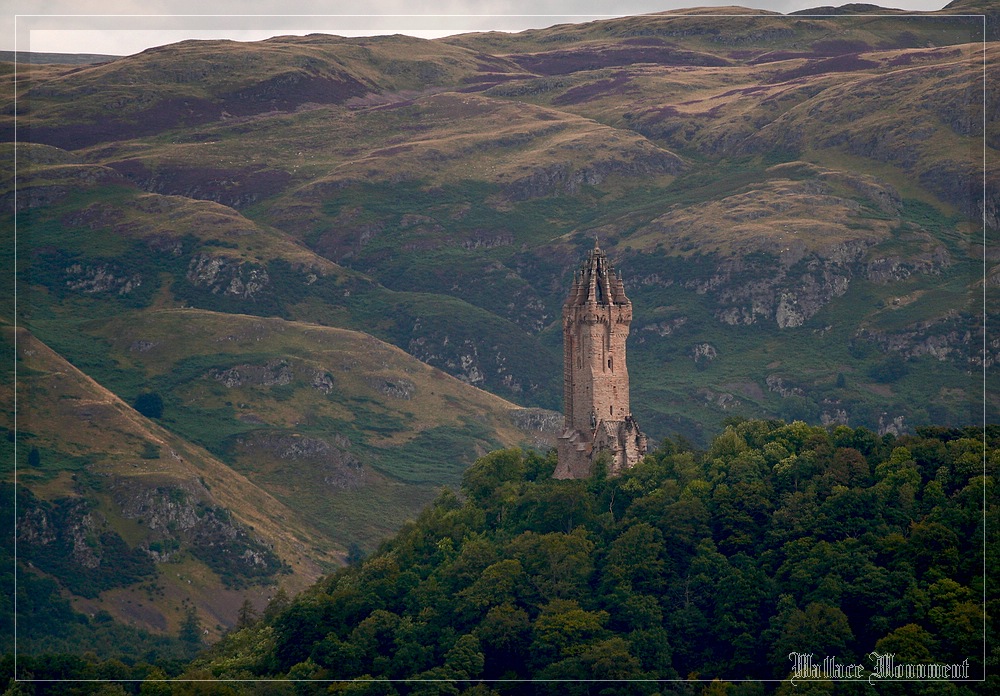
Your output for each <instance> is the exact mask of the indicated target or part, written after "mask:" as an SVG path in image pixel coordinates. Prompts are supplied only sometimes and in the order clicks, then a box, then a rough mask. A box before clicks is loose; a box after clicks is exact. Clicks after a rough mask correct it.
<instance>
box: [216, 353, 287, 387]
mask: <svg viewBox="0 0 1000 696" xmlns="http://www.w3.org/2000/svg"><path fill="white" fill-rule="evenodd" d="M208 374H209V376H211V377H212V378H213V379H215V380H216V381H218V382H222V384H224V385H226V386H227V387H229V388H230V389H232V388H235V387H243V386H247V385H250V386H261V387H277V386H282V385H285V384H290V383H291V381H292V379H293V378H294V376H295V373H294V371H293V370H292V367H291V365H289V364H288V362H287V361H285V360H282V359H281V358H275V359H273V360H268V361H267V362H266V363H264V364H263V365H248V364H244V365H236V366H235V367H231V368H229V369H228V370H209V373H208Z"/></svg>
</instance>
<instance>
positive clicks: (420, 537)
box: [0, 419, 1000, 696]
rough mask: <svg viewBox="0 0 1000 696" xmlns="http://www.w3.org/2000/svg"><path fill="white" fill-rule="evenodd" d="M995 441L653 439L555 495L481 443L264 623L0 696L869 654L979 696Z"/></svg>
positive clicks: (394, 684)
mask: <svg viewBox="0 0 1000 696" xmlns="http://www.w3.org/2000/svg"><path fill="white" fill-rule="evenodd" d="M998 442H1000V428H997V427H995V426H989V427H987V428H986V429H985V430H984V429H983V428H975V427H970V428H942V427H924V428H918V429H917V433H916V434H915V435H904V436H893V435H886V436H881V437H880V436H878V435H876V434H875V433H873V432H872V431H870V430H867V429H865V428H850V427H847V426H837V427H833V428H822V427H818V426H810V425H807V424H805V423H803V422H793V423H785V422H781V421H761V420H743V421H741V420H737V419H734V420H732V421H730V422H729V423H728V424H727V426H726V428H725V430H724V431H723V432H722V433H721V434H720V435H718V436H717V437H716V438H715V439H714V440H713V441H712V442H711V444H710V446H709V447H708V448H707V449H706V450H703V451H698V450H696V449H695V448H694V447H693V446H692V445H691V444H690V443H688V442H687V441H685V440H684V439H683V438H681V437H678V438H675V439H666V440H664V441H663V443H662V444H661V446H660V447H659V448H658V449H656V450H655V451H654V452H652V453H651V454H649V455H647V456H646V458H645V459H644V460H643V461H642V462H640V464H639V465H637V466H636V467H635V468H633V469H631V470H629V471H628V472H626V473H625V474H624V475H622V476H620V477H615V478H610V477H608V476H606V475H604V473H603V471H601V470H598V471H597V472H595V475H594V476H593V477H592V478H591V479H589V480H579V481H573V480H560V481H557V480H553V479H552V478H551V474H552V471H553V469H554V467H555V454H554V452H549V453H547V454H543V453H538V452H534V451H522V450H519V449H507V450H499V451H495V452H492V453H490V454H488V455H486V456H484V457H482V458H480V459H479V460H478V461H476V462H475V464H473V465H472V466H471V467H469V468H468V469H467V470H466V472H465V474H464V476H463V479H462V483H461V487H460V489H459V490H457V491H455V490H451V489H444V490H443V491H442V492H441V493H440V495H439V497H438V498H437V499H436V501H435V502H434V503H433V504H432V505H430V506H429V507H427V508H426V509H425V510H424V511H423V512H422V513H421V514H420V516H419V517H418V518H417V519H416V520H415V521H414V522H412V523H409V524H407V525H406V526H405V527H404V528H403V529H402V530H401V531H400V532H399V533H398V534H397V535H396V536H395V537H394V538H392V539H391V540H389V541H386V542H385V543H384V544H383V545H382V546H381V547H380V548H379V549H378V550H377V551H376V552H374V553H372V554H370V555H369V556H368V557H367V558H365V559H363V560H358V561H357V562H356V563H354V564H352V565H350V566H348V567H345V568H343V569H341V570H339V571H337V572H335V573H333V574H331V575H329V576H327V577H325V578H324V579H322V580H321V581H320V582H318V583H317V584H315V585H314V586H313V587H311V588H310V589H308V590H307V591H305V592H303V593H301V594H300V595H298V596H296V597H294V598H291V599H288V598H287V597H285V596H283V595H282V596H279V597H276V598H275V600H273V601H272V603H271V605H270V606H268V607H267V609H266V610H265V611H264V612H263V614H262V615H260V616H258V615H257V613H256V612H254V611H253V610H252V608H249V607H248V608H247V610H246V611H245V612H241V617H240V622H239V623H238V624H237V625H236V626H235V627H234V628H233V629H232V630H230V631H229V632H228V633H227V634H226V635H225V636H224V637H223V639H222V640H221V641H220V642H218V643H217V644H215V645H213V646H211V647H209V648H207V649H205V650H204V651H203V652H201V653H200V654H199V655H198V656H197V657H195V658H194V660H193V661H190V662H187V663H184V662H180V661H177V660H170V661H164V662H163V664H156V659H155V655H154V654H151V655H148V656H146V657H148V658H151V659H145V658H137V659H135V660H133V661H132V662H131V664H130V663H129V662H126V661H120V660H114V661H100V660H97V659H96V658H92V659H88V658H87V657H86V656H84V657H69V656H56V655H47V656H43V655H35V656H24V657H20V658H19V660H18V670H19V672H20V674H19V676H20V677H21V678H26V679H33V680H35V681H30V682H18V683H15V682H14V681H12V679H11V677H12V675H13V669H14V666H13V661H12V659H11V657H10V656H8V657H7V658H5V659H4V661H3V662H2V663H0V688H7V690H8V691H7V692H8V693H34V694H50V693H52V694H55V693H60V694H62V693H70V691H68V690H67V686H68V685H67V684H66V683H65V682H62V683H50V682H45V681H41V680H44V679H53V678H56V679H84V678H90V679H109V678H110V679H117V680H120V681H114V682H87V683H84V682H80V683H77V684H75V685H74V686H73V687H72V693H102V694H122V693H138V694H154V693H176V694H188V693H231V694H243V693H247V694H272V693H273V694H285V693H287V694H313V693H316V694H319V693H370V694H458V693H469V694H481V695H483V696H487V695H491V694H523V693H538V694H547V693H560V694H561V693H569V694H591V693H593V694H609V695H611V694H656V693H685V694H700V693H709V694H730V696H739V695H743V694H763V693H772V692H775V691H778V692H782V693H786V692H788V690H792V691H793V692H795V693H798V692H800V691H801V692H802V693H814V692H815V691H813V689H818V690H819V691H821V692H823V693H861V692H863V691H865V692H868V691H870V689H871V687H870V686H869V681H868V679H869V677H870V676H871V674H872V671H873V668H874V667H875V664H874V663H873V661H872V660H873V657H872V654H873V653H878V654H880V655H888V654H891V655H893V656H894V661H895V664H896V665H929V664H938V665H961V664H966V665H968V674H969V678H968V679H967V680H951V681H935V682H926V681H919V680H917V681H891V680H880V679H877V678H876V679H875V681H878V682H879V683H878V684H877V686H878V689H879V692H880V693H910V692H914V693H916V692H919V693H925V692H933V693H941V694H973V693H986V692H990V691H991V689H990V686H991V685H992V686H993V688H995V687H996V686H997V685H996V683H995V681H996V675H995V672H996V665H997V662H998V657H1000V653H998V648H997V643H996V629H997V625H996V616H997V612H998V606H997V605H998V600H1000V596H998V592H997V587H996V584H995V582H990V581H989V579H988V578H987V577H986V574H985V572H984V571H985V570H986V569H989V568H996V567H997V565H998V560H1000V559H998V546H997V543H996V538H995V530H996V528H997V523H998V521H1000V520H998V506H997V502H996V493H995V488H994V477H995V471H996V468H997V465H998V463H1000V449H998ZM600 466H601V465H600V464H598V468H599V469H600ZM988 531H989V534H988V535H987V532H988ZM984 611H985V614H984ZM194 640H195V641H196V640H197V638H196V637H195V638H194ZM791 654H799V655H811V656H812V660H813V662H814V663H815V664H816V665H820V666H821V665H822V661H823V660H824V658H832V659H834V660H835V661H836V662H837V663H843V664H859V665H862V667H863V668H864V669H863V674H862V675H861V676H862V679H860V680H854V681H851V680H836V679H835V680H816V679H808V678H807V679H804V680H802V679H800V680H798V681H797V682H796V684H795V685H793V684H792V683H790V682H789V681H788V679H789V678H790V677H792V676H794V672H793V670H794V669H795V664H794V663H793V661H790V659H789V656H790V655H791ZM966 661H967V662H966ZM990 672H992V673H993V674H990ZM985 675H989V676H985ZM201 680H208V683H206V682H205V681H201ZM222 680H232V681H226V682H223V681H222ZM574 680H582V681H574ZM804 682H808V683H804Z"/></svg>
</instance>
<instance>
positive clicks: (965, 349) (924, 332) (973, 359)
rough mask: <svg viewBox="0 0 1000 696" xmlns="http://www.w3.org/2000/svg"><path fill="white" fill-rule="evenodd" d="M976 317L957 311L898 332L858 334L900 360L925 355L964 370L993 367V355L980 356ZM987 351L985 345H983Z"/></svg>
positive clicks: (878, 331)
mask: <svg viewBox="0 0 1000 696" xmlns="http://www.w3.org/2000/svg"><path fill="white" fill-rule="evenodd" d="M978 325H979V322H978V321H977V319H976V318H974V317H971V316H969V315H967V314H962V313H959V312H952V313H949V314H948V315H947V316H944V317H940V318H938V319H934V320H931V321H922V322H918V323H916V324H913V325H911V326H908V327H906V328H905V329H902V330H897V331H883V330H878V329H871V328H869V329H865V330H863V331H861V332H860V333H859V334H858V335H859V337H860V338H863V339H864V340H866V341H868V342H870V343H874V344H875V345H877V346H878V347H879V348H881V349H882V350H883V351H887V352H893V353H898V354H899V355H900V356H902V357H903V358H907V359H909V358H919V357H921V356H925V355H926V356H929V357H932V358H934V359H936V360H941V361H945V360H947V361H951V362H954V363H956V364H958V365H959V366H962V367H966V368H972V367H975V368H978V367H982V366H983V364H984V361H985V364H986V365H987V366H991V365H993V364H994V362H995V359H996V355H997V352H996V351H995V350H990V351H989V352H988V353H987V354H986V355H985V356H984V355H983V354H982V343H983V341H982V337H983V334H982V328H981V327H979V326H978ZM987 348H989V346H987Z"/></svg>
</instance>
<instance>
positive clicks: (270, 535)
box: [0, 0, 1000, 650]
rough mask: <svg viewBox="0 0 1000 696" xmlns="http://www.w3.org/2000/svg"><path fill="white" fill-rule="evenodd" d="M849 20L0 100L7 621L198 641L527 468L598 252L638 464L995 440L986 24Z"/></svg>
mask: <svg viewBox="0 0 1000 696" xmlns="http://www.w3.org/2000/svg"><path fill="white" fill-rule="evenodd" d="M851 7H857V8H860V9H858V10H857V12H852V13H851V14H850V16H847V15H846V14H845V15H844V16H839V14H838V13H834V12H831V13H830V15H831V16H827V17H813V16H796V15H787V16H786V15H777V14H773V13H768V12H762V11H750V10H745V9H742V8H739V9H735V10H734V8H712V9H707V10H703V11H701V10H700V11H699V16H692V17H679V16H672V15H669V14H663V15H646V16H641V17H627V18H621V19H614V20H602V21H595V22H588V23H583V24H574V25H560V26H554V27H549V28H545V29H538V30H530V31H525V32H521V33H518V34H503V33H499V32H490V33H481V34H463V35H457V36H452V37H447V38H444V39H437V40H433V41H428V40H422V39H416V38H412V37H406V36H384V37H367V38H342V37H337V36H331V35H320V34H313V35H309V36H303V37H298V36H279V37H275V38H273V39H269V40H266V41H260V42H253V43H238V42H232V41H185V42H181V43H178V44H171V45H167V46H161V47H158V48H153V49H149V50H147V51H143V52H142V53H139V54H136V55H134V56H127V57H122V58H118V59H115V60H110V61H107V62H99V63H83V64H69V63H58V62H56V63H50V62H44V63H43V62H38V63H31V64H29V63H22V64H19V65H18V66H17V68H16V71H15V66H14V65H13V64H12V63H0V95H2V96H0V99H2V100H3V104H4V108H3V110H2V111H0V149H2V150H3V152H4V156H5V157H6V158H7V161H8V162H14V161H15V158H16V163H17V169H16V172H17V174H16V177H15V175H14V170H13V168H5V170H4V172H3V176H2V181H0V196H2V197H3V200H4V206H3V208H2V210H0V216H2V217H3V224H4V227H5V229H9V230H14V229H15V226H16V238H15V237H14V235H9V234H8V235H4V237H3V248H2V251H0V253H2V254H3V258H4V259H5V263H6V264H7V265H8V267H10V268H14V269H15V274H14V276H12V277H11V276H5V278H4V279H3V282H4V283H5V286H4V292H3V294H2V297H3V298H4V301H3V306H2V310H0V329H2V332H0V336H2V338H0V341H2V342H3V344H4V346H5V349H6V350H7V353H8V354H10V355H14V356H15V359H16V371H17V379H16V381H15V378H14V375H13V374H10V373H7V372H5V373H4V374H3V375H2V376H0V396H2V401H3V404H4V408H3V416H2V420H0V426H2V427H3V428H4V433H5V435H6V437H5V438H2V439H0V448H2V449H3V453H4V458H5V461H7V462H13V461H14V457H15V440H16V457H17V460H16V465H17V481H18V486H17V490H16V491H15V489H14V487H13V486H12V485H10V483H11V482H13V480H14V471H13V467H10V466H8V468H7V469H6V470H5V483H4V488H3V491H4V496H5V498H4V506H5V509H6V507H7V505H8V503H10V504H11V505H13V502H14V499H15V496H17V506H18V518H17V521H16V530H15V532H14V533H16V538H17V543H18V545H19V553H20V555H19V564H18V571H17V572H19V573H22V574H23V576H24V577H25V578H26V580H25V581H24V582H25V584H23V585H22V589H24V588H25V587H27V588H29V590H30V591H31V592H35V593H36V595H37V598H41V600H40V601H39V602H38V603H37V606H36V607H35V609H33V611H38V612H42V609H41V608H40V607H42V606H43V605H45V604H46V602H48V603H49V604H51V605H52V606H56V605H57V604H58V602H63V603H64V604H58V606H59V607H62V608H61V609H60V611H63V612H64V613H63V614H60V616H59V617H57V618H52V619H51V624H52V625H53V626H54V625H57V624H61V623H62V624H64V623H65V622H64V619H65V617H67V616H77V617H79V616H83V617H90V618H84V619H79V622H80V624H81V626H90V625H91V624H94V622H96V619H95V617H101V621H102V622H103V623H102V626H104V628H102V629H101V630H105V629H107V626H116V627H117V626H121V627H128V630H133V631H140V630H141V631H145V632H149V635H152V636H157V635H171V636H175V635H177V634H178V632H180V631H182V629H183V627H184V625H185V621H190V618H191V616H192V615H193V616H194V617H196V618H197V620H198V622H199V624H200V626H201V627H202V628H203V629H204V631H205V633H206V635H205V639H206V640H215V639H217V638H218V637H219V636H221V635H222V634H223V633H225V631H226V630H227V629H229V628H230V627H232V626H233V625H234V623H235V622H236V620H237V615H238V612H239V609H240V607H241V605H242V604H243V602H244V601H245V600H249V601H250V603H251V604H252V605H253V606H254V607H255V609H256V610H263V608H264V607H265V606H266V605H267V603H268V601H269V600H270V599H272V598H273V597H274V596H275V595H276V593H278V592H279V588H281V591H282V592H285V593H289V594H294V593H295V592H297V591H299V590H302V589H304V588H305V587H307V586H309V585H310V584H311V583H313V582H314V581H316V580H317V579H319V578H320V577H322V576H324V575H325V574H327V573H329V572H331V571H332V570H334V569H336V568H338V567H340V566H342V565H344V564H345V563H347V562H356V561H357V560H358V559H360V558H361V557H362V556H364V555H365V554H369V553H372V552H374V551H375V550H376V549H377V548H378V547H379V544H380V543H381V542H382V541H383V540H385V539H387V538H388V537H390V536H391V535H392V534H394V533H395V532H396V531H397V530H399V529H400V528H402V527H403V526H404V524H406V523H407V522H408V521H409V520H412V519H414V518H415V517H416V516H417V515H418V513H419V512H420V510H422V509H424V508H425V507H426V506H427V505H429V504H430V503H431V502H432V501H433V500H435V499H436V498H437V496H438V494H439V493H440V491H441V489H442V488H445V487H451V488H454V487H456V486H458V484H459V483H460V481H461V480H462V475H463V472H464V471H465V470H466V469H467V468H468V467H469V466H470V465H471V464H472V463H473V462H474V461H475V460H476V459H477V458H478V457H481V456H483V455H485V454H487V453H489V452H491V451H493V450H496V449H499V448H504V447H521V448H524V449H525V450H526V451H528V450H538V451H541V452H543V453H544V452H545V451H547V450H548V448H550V447H551V446H552V444H553V443H554V438H555V436H556V435H557V434H558V432H559V430H560V428H561V424H562V417H561V414H560V409H561V399H562V345H561V326H560V316H561V315H560V311H561V305H562V302H563V300H564V298H565V295H566V292H567V289H568V287H569V283H570V282H571V277H572V271H573V269H574V268H575V267H576V266H577V264H578V263H579V261H580V260H581V259H582V257H583V255H584V254H585V252H586V250H587V249H589V248H592V247H593V244H594V240H595V239H597V240H599V241H600V244H601V247H602V248H604V249H606V250H607V251H608V254H609V256H611V257H612V258H613V259H614V260H615V266H616V268H619V269H621V270H622V272H623V275H624V279H625V287H626V290H627V292H628V295H629V297H630V299H631V300H632V302H633V303H634V314H635V319H634V321H633V324H632V334H631V336H630V339H629V344H628V346H629V347H628V351H629V355H628V358H629V371H630V376H631V392H632V396H631V399H632V409H633V412H634V414H635V416H636V419H637V421H638V422H639V423H640V424H641V425H642V427H643V429H644V430H645V431H646V432H647V433H648V434H649V435H650V441H651V443H652V442H660V441H662V440H663V439H664V438H668V437H669V438H678V437H680V438H681V439H682V440H683V441H684V442H686V443H688V444H689V445H691V446H692V447H695V448H705V447H707V446H708V445H709V443H710V442H711V441H712V440H713V438H714V437H715V436H716V435H717V434H718V433H719V432H721V431H722V430H723V429H724V427H725V425H726V424H729V423H733V422H737V421H740V420H744V419H780V420H784V421H789V422H791V421H804V422H806V423H809V424H810V425H812V426H823V427H836V426H837V425H846V426H849V427H851V428H867V429H868V430H870V431H872V433H874V436H875V437H884V438H889V439H891V438H894V437H898V436H905V435H907V434H913V433H914V432H915V430H916V428H919V427H925V426H941V427H947V428H961V427H964V426H969V425H983V424H984V418H985V421H986V422H991V423H992V422H997V420H998V417H1000V413H998V409H1000V401H998V400H997V394H998V393H1000V391H998V390H997V389H996V386H997V385H996V380H995V374H994V371H993V370H992V369H990V368H992V367H993V366H994V364H995V362H996V359H997V354H998V352H1000V339H997V338H996V336H995V335H993V333H992V332H988V331H987V328H988V327H987V326H986V325H985V319H986V317H987V316H991V315H992V314H993V313H994V312H995V310H996V308H997V296H996V287H997V284H998V278H1000V270H998V268H1000V266H998V265H997V259H998V252H997V245H996V232H997V227H998V222H997V221H998V196H997V185H996V184H997V180H998V170H997V166H998V165H997V159H996V152H997V149H998V148H1000V131H998V128H997V121H996V115H997V113H998V111H1000V103H998V101H997V100H998V97H997V95H998V94H1000V90H998V89H997V87H998V85H997V72H996V71H995V70H986V71H984V66H987V65H989V66H993V65H994V64H995V62H996V58H997V51H998V44H997V35H996V31H997V29H996V27H997V14H996V10H995V9H994V8H993V7H992V6H991V4H990V3H988V2H984V1H980V0H956V2H953V3H952V4H951V5H949V6H948V7H947V8H945V10H942V11H941V12H938V13H926V14H923V15H919V16H914V15H907V14H904V13H898V12H896V11H892V10H881V9H880V8H873V7H871V6H851ZM827 9H830V8H827ZM735 14H739V15H741V16H733V15H735ZM866 15H871V16H866ZM949 15H986V17H987V19H986V21H985V23H984V22H983V21H982V20H978V19H977V20H974V21H973V20H971V19H969V18H968V17H955V16H949ZM984 27H985V35H984ZM984 90H985V97H984ZM15 100H16V109H15ZM15 125H16V135H17V142H16V145H15V142H14V141H15ZM15 284H16V297H17V304H16V306H15V304H14V301H13V298H14V297H15V293H14V290H15ZM15 392H16V399H17V404H18V412H17V416H16V437H15V414H14V402H15ZM150 404H153V406H152V407H151V406H150ZM14 533H12V534H11V537H12V538H13V536H14ZM8 546H9V544H8ZM3 553H4V554H5V556H6V560H9V561H10V562H11V564H12V559H13V556H12V553H13V549H12V548H7V547H4V551H3ZM19 577H21V576H19ZM11 582H12V580H11ZM25 591H28V590H25ZM29 605H31V606H35V605H32V603H31V601H29V600H28V599H25V600H23V602H22V606H29ZM35 616H36V617H38V616H42V613H39V614H36V615H35ZM53 616H54V615H53ZM39 620H41V619H39ZM74 620H76V619H74ZM88 621H89V622H91V623H90V624H88V623H87V622H88ZM42 623H45V622H44V621H43V622H42ZM39 625H42V624H39ZM45 625H47V626H48V625H49V624H45ZM95 625H96V624H95ZM53 630H55V629H53ZM74 630H76V629H74ZM80 630H87V631H91V628H86V629H84V628H81V629H80ZM96 630H97V629H96V628H95V629H93V631H91V633H87V634H86V635H92V634H93V635H96V634H95V633H94V631H96ZM107 630H110V629H107ZM115 630H117V629H115ZM122 630H125V629H124V628H122ZM67 635H70V634H67ZM72 635H77V634H72ZM144 635H145V634H144ZM25 636H26V637H25V640H26V642H25V645H28V646H29V648H34V647H37V646H40V645H41V644H42V643H43V642H45V641H49V640H52V635H50V634H49V633H46V632H45V631H42V630H41V629H39V631H37V632H36V633H33V634H30V635H29V634H25ZM147 639H149V637H148V636H146V637H145V638H143V639H142V640H147ZM65 640H66V641H67V642H66V645H67V646H68V645H69V644H70V643H71V642H72V640H71V638H65ZM150 640H152V639H150ZM66 649H67V650H69V649H70V648H69V647H67V648H66ZM162 649H163V650H167V648H162Z"/></svg>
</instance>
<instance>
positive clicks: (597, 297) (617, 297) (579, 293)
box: [565, 243, 630, 307]
mask: <svg viewBox="0 0 1000 696" xmlns="http://www.w3.org/2000/svg"><path fill="white" fill-rule="evenodd" d="M588 304H593V305H596V306H599V307H609V306H612V305H625V304H630V303H629V299H628V298H627V297H626V296H625V285H624V284H623V283H622V279H621V275H615V271H614V268H612V266H611V262H610V261H608V256H607V254H605V253H604V252H603V251H601V248H600V247H599V246H597V244H596V243H595V244H594V248H593V249H592V250H591V251H590V252H589V253H588V254H587V258H586V259H584V261H583V263H582V264H580V268H579V270H577V271H576V272H575V273H574V274H573V288H572V289H571V290H570V293H569V296H568V297H567V298H566V303H565V306H566V307H570V306H573V305H577V306H584V305H588Z"/></svg>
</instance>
